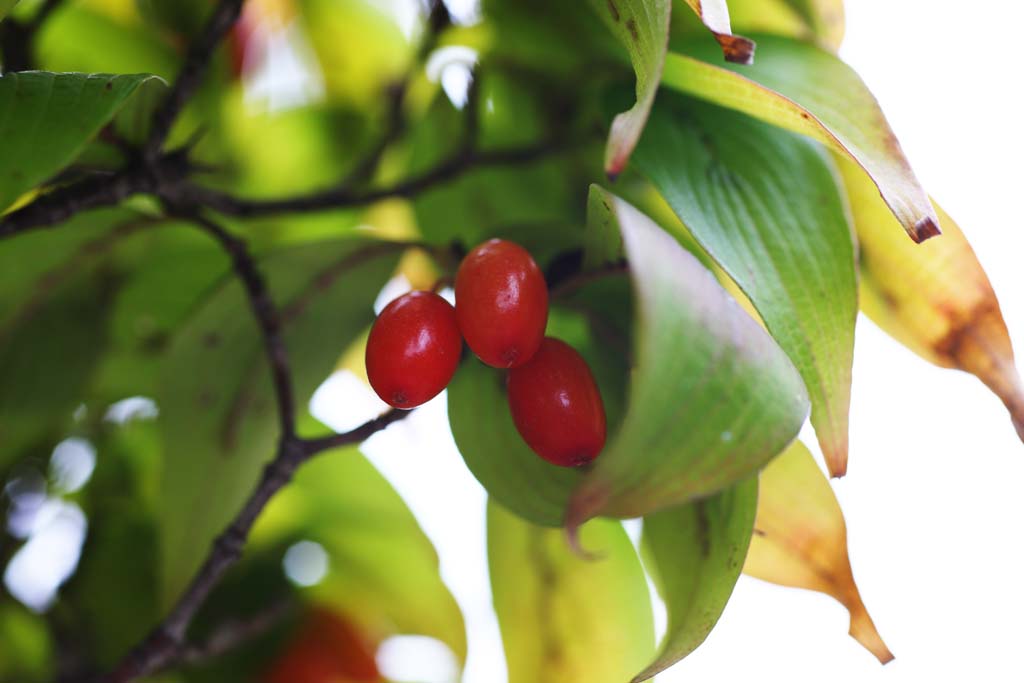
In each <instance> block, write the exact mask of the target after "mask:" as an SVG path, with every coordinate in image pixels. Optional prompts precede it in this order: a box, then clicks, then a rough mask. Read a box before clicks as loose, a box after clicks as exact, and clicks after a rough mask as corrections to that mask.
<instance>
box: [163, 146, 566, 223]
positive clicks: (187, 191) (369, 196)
mask: <svg viewBox="0 0 1024 683" xmlns="http://www.w3.org/2000/svg"><path fill="white" fill-rule="evenodd" d="M567 146H568V145H567V143H565V142H560V141H544V142H540V143H536V144H533V145H528V146H525V147H511V148H507V149H494V150H486V151H469V152H464V153H459V154H456V155H455V156H453V157H451V158H450V159H448V160H446V161H443V162H441V163H440V164H438V165H437V166H435V167H434V168H432V169H430V170H428V171H425V172H423V173H422V174H420V175H417V176H413V177H412V178H406V179H405V180H401V181H399V182H397V183H395V184H393V185H388V186H385V187H378V188H370V189H365V190H353V189H350V188H348V187H335V188H330V189H327V190H322V191H319V192H313V193H310V194H305V195H299V196H296V197H284V198H281V199H243V198H240V197H234V196H232V195H230V194H226V193H223V192H219V191H217V190H211V189H208V188H205V187H200V186H198V185H186V186H184V187H182V191H181V196H182V197H184V198H187V199H188V200H191V201H193V202H195V203H196V204H197V205H203V206H208V207H210V208H211V209H214V210H215V211H218V212H220V213H222V214H225V215H228V216H238V217H254V216H272V215H278V214H284V213H303V212H310V211H323V210H327V209H341V208H347V207H352V206H364V205H366V204H371V203H373V202H376V201H380V200H381V199H388V198H391V197H406V198H408V197H412V196H414V195H416V194H418V193H420V192H423V191H425V190H429V189H431V188H433V187H436V186H438V185H442V184H444V183H446V182H449V181H451V180H454V179H456V178H458V177H459V176H461V175H463V174H465V173H467V172H468V171H471V170H474V169H477V168H484V167H489V166H515V165H519V164H528V163H531V162H534V161H537V160H539V159H542V158H544V157H546V156H549V155H551V154H554V153H557V152H559V151H562V150H564V149H566V148H567Z"/></svg>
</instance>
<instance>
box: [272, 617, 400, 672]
mask: <svg viewBox="0 0 1024 683" xmlns="http://www.w3.org/2000/svg"><path fill="white" fill-rule="evenodd" d="M375 650H376V648H375V647H374V645H373V644H372V643H371V642H370V641H369V639H368V638H366V636H364V635H363V634H362V633H360V631H359V630H358V629H357V628H356V626H355V625H354V624H352V623H351V622H349V621H348V620H347V619H345V618H343V617H341V616H340V615H336V614H334V613H332V612H328V611H327V610H324V609H321V608H316V609H314V610H313V612H312V613H311V614H310V615H309V617H308V618H307V619H306V620H305V621H304V623H303V625H302V626H301V627H300V628H299V630H298V631H297V632H296V634H295V636H294V637H293V638H292V639H291V642H290V643H289V644H288V646H287V647H286V648H285V650H284V652H282V653H281V654H280V655H279V656H278V657H277V659H275V660H274V662H273V663H272V664H271V666H270V668H269V669H268V671H267V672H266V673H265V674H264V676H263V680H264V681H265V683H341V682H342V681H345V682H347V683H348V682H351V683H355V682H356V681H359V682H360V683H364V682H365V683H371V682H373V683H377V682H378V681H381V680H383V679H382V678H381V675H380V672H379V671H378V670H377V662H376V661H375V654H376V653H375Z"/></svg>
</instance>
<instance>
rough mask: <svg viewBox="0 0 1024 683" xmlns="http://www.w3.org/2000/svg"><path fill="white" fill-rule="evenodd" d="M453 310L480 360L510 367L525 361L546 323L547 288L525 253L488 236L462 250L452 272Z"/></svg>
mask: <svg viewBox="0 0 1024 683" xmlns="http://www.w3.org/2000/svg"><path fill="white" fill-rule="evenodd" d="M455 312H456V314H457V315H458V319H459V329H460V330H462V336H463V337H465V338H466V343H467V344H468V345H469V348H471V349H472V350H473V353H475V354H476V355H477V356H479V357H480V360H482V361H483V362H485V363H487V364H488V365H490V366H493V367H496V368H514V367H516V366H518V365H522V364H523V363H525V362H527V361H528V360H530V358H531V357H532V356H533V354H534V353H536V352H537V348H538V347H539V346H540V341H541V339H543V338H544V328H545V327H546V326H547V322H548V287H547V283H545V282H544V275H543V274H542V273H541V272H540V268H538V267H537V264H536V262H534V260H533V258H532V257H531V256H530V253H529V252H528V251H526V250H525V249H523V248H522V247H521V246H519V245H518V244H515V243H514V242H508V241H505V240H490V241H488V242H484V243H483V244H481V245H479V246H477V247H476V248H475V249H473V251H471V252H469V254H467V255H466V258H464V259H463V260H462V264H461V265H460V266H459V272H458V273H456V275H455Z"/></svg>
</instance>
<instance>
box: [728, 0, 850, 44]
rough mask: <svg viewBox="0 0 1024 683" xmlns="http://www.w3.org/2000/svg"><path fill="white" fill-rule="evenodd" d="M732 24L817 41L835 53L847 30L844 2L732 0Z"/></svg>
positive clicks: (836, 0)
mask: <svg viewBox="0 0 1024 683" xmlns="http://www.w3.org/2000/svg"><path fill="white" fill-rule="evenodd" d="M729 14H730V16H731V17H732V25H733V26H734V27H735V28H737V29H738V30H741V31H753V32H756V33H772V34H776V35H784V36H790V37H793V38H800V39H801V40H808V41H811V42H815V43H817V44H819V45H821V46H822V47H825V48H828V49H829V50H831V51H832V52H835V51H837V50H838V49H839V45H840V44H841V43H842V42H843V34H844V33H845V31H846V19H845V12H844V9H843V2H842V0H729Z"/></svg>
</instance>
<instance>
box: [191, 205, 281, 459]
mask: <svg viewBox="0 0 1024 683" xmlns="http://www.w3.org/2000/svg"><path fill="white" fill-rule="evenodd" d="M189 218H191V219H192V220H193V221H194V222H195V223H196V225H198V226H200V227H201V228H202V229H203V230H204V231H205V232H207V233H208V234H209V235H210V236H211V237H213V238H214V239H216V240H217V241H218V242H219V243H220V245H221V246H222V247H223V248H224V251H226V252H227V253H228V255H229V256H231V262H232V265H233V266H234V269H235V274H236V275H237V276H238V279H239V280H241V281H242V284H243V285H244V286H245V290H246V295H247V296H248V298H249V305H250V306H251V307H252V312H253V315H254V316H255V317H256V322H257V323H258V324H259V326H260V332H261V333H262V334H263V343H264V347H265V351H266V355H267V361H268V362H269V363H270V374H271V377H272V379H273V382H274V394H275V396H276V398H277V413H278V419H279V420H280V423H281V435H282V438H283V439H286V440H287V439H293V438H294V437H295V392H294V390H293V388H292V377H291V372H290V370H289V361H288V351H287V349H286V348H285V345H284V339H283V338H282V336H281V316H280V313H279V312H278V310H277V306H276V305H275V304H274V301H273V299H271V297H270V291H269V290H268V289H267V284H266V282H264V280H263V276H262V275H261V274H260V272H259V269H258V268H257V267H256V261H255V259H254V258H253V257H252V254H250V253H249V247H248V245H246V243H245V242H244V241H243V240H241V239H239V238H238V237H235V236H234V235H232V234H231V233H230V232H228V231H227V230H225V229H224V228H223V227H221V226H220V225H219V224H217V223H215V222H214V221H211V220H210V219H208V218H205V217H204V216H202V215H201V214H198V213H197V214H195V215H192V216H189Z"/></svg>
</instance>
